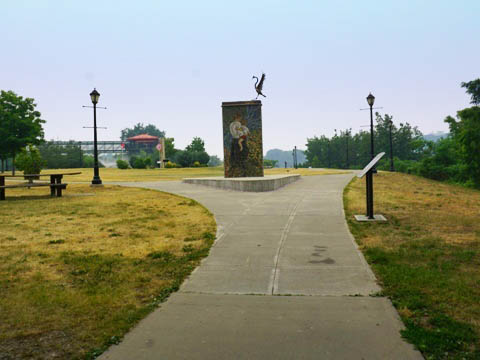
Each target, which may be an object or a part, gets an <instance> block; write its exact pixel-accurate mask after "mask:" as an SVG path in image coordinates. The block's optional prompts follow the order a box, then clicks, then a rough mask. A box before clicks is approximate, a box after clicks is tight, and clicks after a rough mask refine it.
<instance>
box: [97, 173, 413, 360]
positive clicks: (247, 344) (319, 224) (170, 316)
mask: <svg viewBox="0 0 480 360" xmlns="http://www.w3.org/2000/svg"><path fill="white" fill-rule="evenodd" d="M352 176H353V175H351V174H347V175H328V176H310V177H303V178H302V179H301V180H299V181H297V182H296V183H294V184H291V185H288V186H286V187H284V188H282V189H279V190H277V191H274V192H268V193H242V192H234V191H225V190H217V189H213V188H208V187H203V186H198V185H190V184H182V183H180V182H157V183H132V184H128V186H136V187H146V188H151V189H158V190H162V191H167V192H171V193H175V194H180V195H183V196H186V197H189V198H193V199H195V200H197V201H199V202H201V203H202V204H203V205H205V206H206V207H207V208H209V209H210V210H211V211H212V212H213V213H214V214H215V218H216V219H217V224H218V234H217V241H216V242H215V245H214V246H213V247H212V249H211V251H210V255H209V256H208V257H207V258H206V259H205V260H204V261H203V262H202V264H201V265H200V266H199V267H198V268H197V269H196V270H195V271H194V273H193V274H192V275H191V276H190V278H189V279H188V280H187V281H186V282H185V283H184V284H183V285H182V287H181V289H180V291H179V292H177V293H175V294H173V295H172V296H171V297H170V298H169V300H168V301H167V302H166V303H164V304H162V305H161V306H160V308H159V309H157V310H156V311H154V312H153V313H152V314H151V315H149V316H148V317H147V318H146V319H144V320H143V321H142V322H140V324H139V325H138V326H137V327H135V328H134V329H133V330H132V331H131V332H130V333H129V334H127V335H126V336H125V339H124V340H123V342H122V343H121V344H119V345H115V346H112V347H111V348H110V349H109V350H108V351H107V352H106V353H104V354H103V355H102V357H101V359H422V357H421V355H420V353H419V352H417V351H415V350H413V347H412V346H411V345H409V344H407V343H405V342H404V341H403V340H402V339H401V337H400V333H399V330H400V329H401V328H402V325H401V322H400V320H399V319H398V316H397V313H396V311H395V310H394V308H393V307H392V305H391V303H390V302H389V301H388V300H387V299H385V298H379V297H370V296H369V295H370V294H374V293H375V292H378V291H379V290H380V288H379V287H378V285H377V284H376V282H375V277H374V275H373V274H372V272H371V270H370V268H369V267H368V265H367V264H366V262H365V260H364V258H363V256H362V254H361V253H360V251H359V250H358V249H357V247H356V245H355V242H354V240H353V238H352V236H351V234H350V232H349V230H348V228H347V224H346V222H345V219H344V213H343V201H342V193H343V188H344V187H345V185H346V184H347V183H348V182H349V181H350V179H351V178H352ZM122 185H126V184H125V183H122Z"/></svg>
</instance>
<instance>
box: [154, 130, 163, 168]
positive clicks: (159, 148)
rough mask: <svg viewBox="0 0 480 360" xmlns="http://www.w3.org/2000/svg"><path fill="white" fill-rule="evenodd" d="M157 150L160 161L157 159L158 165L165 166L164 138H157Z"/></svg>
mask: <svg viewBox="0 0 480 360" xmlns="http://www.w3.org/2000/svg"><path fill="white" fill-rule="evenodd" d="M155 148H156V149H157V150H158V152H159V153H160V161H158V162H157V163H158V164H159V165H160V167H161V168H164V167H165V161H164V160H165V138H163V137H162V138H160V139H158V144H157V146H156V147H155Z"/></svg>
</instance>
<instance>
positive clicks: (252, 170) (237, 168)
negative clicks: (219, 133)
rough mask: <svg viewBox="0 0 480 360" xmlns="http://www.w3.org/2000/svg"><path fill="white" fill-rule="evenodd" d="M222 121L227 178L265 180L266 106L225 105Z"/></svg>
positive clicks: (254, 103)
mask: <svg viewBox="0 0 480 360" xmlns="http://www.w3.org/2000/svg"><path fill="white" fill-rule="evenodd" d="M222 117H223V154H224V157H223V158H224V166H225V177H226V178H237V177H262V176H263V142H262V102H261V101H260V100H251V101H235V102H223V103H222Z"/></svg>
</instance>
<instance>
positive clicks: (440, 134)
mask: <svg viewBox="0 0 480 360" xmlns="http://www.w3.org/2000/svg"><path fill="white" fill-rule="evenodd" d="M448 135H449V133H446V132H443V131H437V132H434V133H431V134H426V135H423V138H424V139H425V140H428V141H438V140H440V139H443V138H445V137H447V136H448Z"/></svg>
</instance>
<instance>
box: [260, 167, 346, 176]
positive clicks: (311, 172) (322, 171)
mask: <svg viewBox="0 0 480 360" xmlns="http://www.w3.org/2000/svg"><path fill="white" fill-rule="evenodd" d="M348 173H351V171H348V170H336V169H306V168H298V169H284V168H274V169H265V175H291V174H299V175H302V176H314V175H338V174H348Z"/></svg>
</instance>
